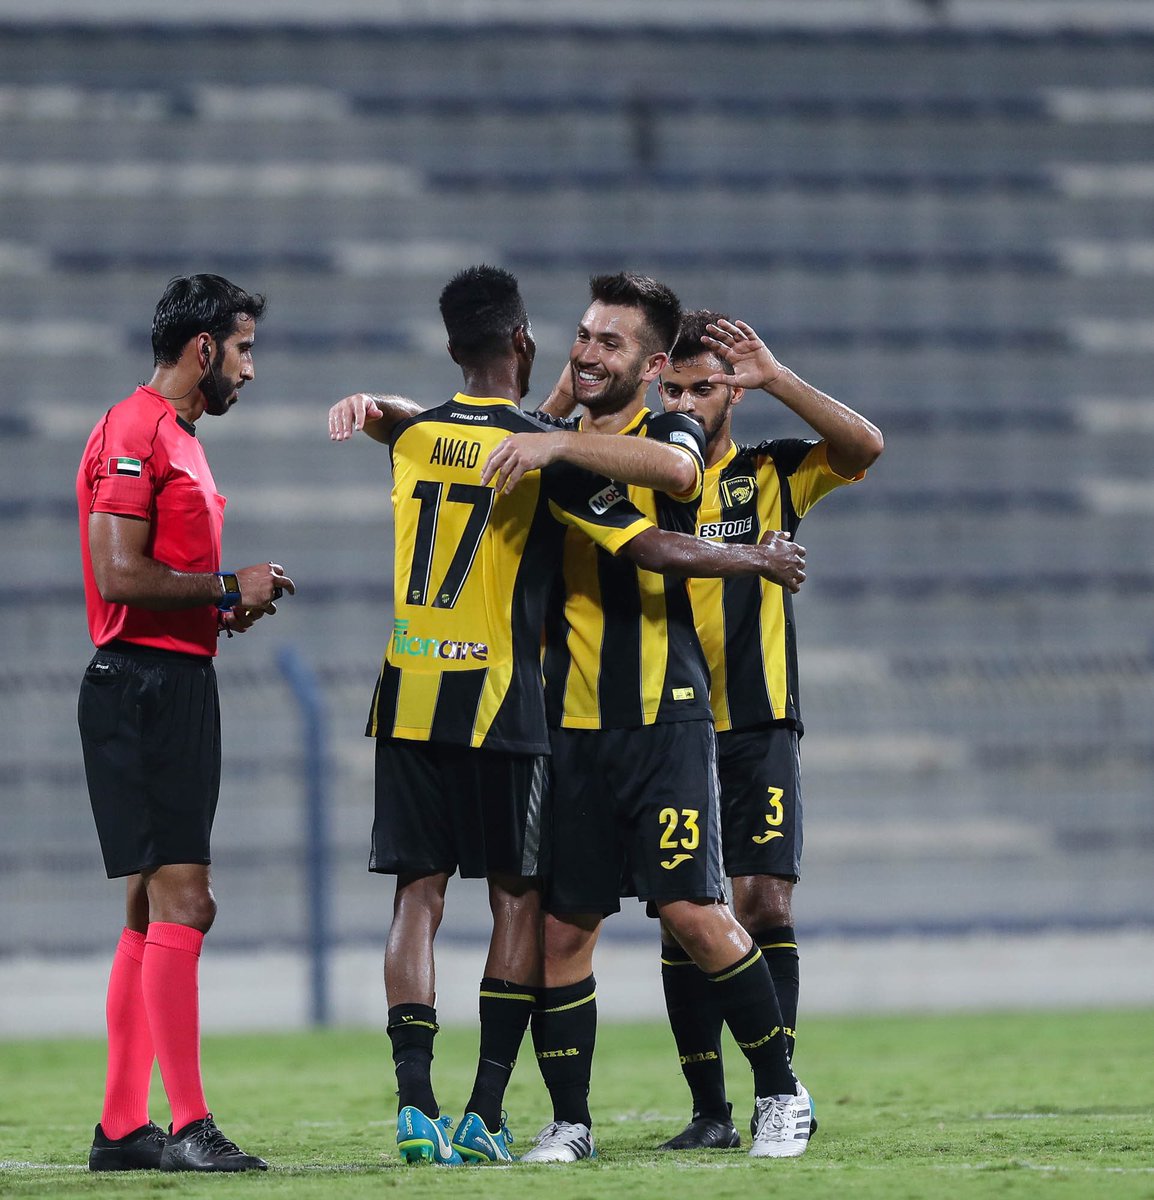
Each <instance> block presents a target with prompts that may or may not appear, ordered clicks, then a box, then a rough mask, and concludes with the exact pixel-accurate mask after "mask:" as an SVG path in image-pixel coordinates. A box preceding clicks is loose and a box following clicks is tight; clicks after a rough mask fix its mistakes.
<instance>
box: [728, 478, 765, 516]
mask: <svg viewBox="0 0 1154 1200" xmlns="http://www.w3.org/2000/svg"><path fill="white" fill-rule="evenodd" d="M756 490H757V484H756V483H755V482H754V480H753V476H752V475H737V476H735V477H734V478H733V479H723V480H722V481H721V498H722V500H724V501H725V503H726V505H727V506H728V507H729V508H737V507H738V506H739V505H741V504H748V503H749V502H750V501H751V500H752V499H753V494H754V492H755V491H756Z"/></svg>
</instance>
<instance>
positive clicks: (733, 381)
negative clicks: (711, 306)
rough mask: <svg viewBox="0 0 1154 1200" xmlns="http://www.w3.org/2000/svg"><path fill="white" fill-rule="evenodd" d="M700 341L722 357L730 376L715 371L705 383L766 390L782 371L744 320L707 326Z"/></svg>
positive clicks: (766, 347) (782, 368)
mask: <svg viewBox="0 0 1154 1200" xmlns="http://www.w3.org/2000/svg"><path fill="white" fill-rule="evenodd" d="M705 328H706V331H707V332H706V333H705V334H704V335H703V337H702V339H701V340H702V342H704V343H705V345H706V346H707V347H708V348H709V349H710V350H712V351H713V353H714V354H716V355H718V356H720V357H721V358H724V359H725V361H726V362H727V363H729V365H730V366H731V367H733V374H732V375H727V374H726V373H725V372H724V371H718V372H717V374H716V375H710V377H709V380H708V382H709V383H724V384H728V385H729V386H730V387H742V388H767V389H768V387H769V386H770V384H772V383H773V381H774V380H775V379H776V378H777V377H778V376H779V375H780V374H781V373H782V372H783V371H784V370H785V368H784V367H783V366H782V365H781V363H779V362H778V361H777V359H776V358H774V357H773V354H772V352H771V351H770V349H769V347H768V346H767V345H766V344H765V343H764V342H763V341H762V340H761V338H759V337H758V336H757V334H756V333H755V332H754V331H753V329H752V328H751V327H750V326H749V325H747V324H746V323H745V322H744V321H718V322H717V324H716V325H707V326H706V327H705Z"/></svg>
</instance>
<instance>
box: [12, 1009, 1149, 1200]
mask: <svg viewBox="0 0 1154 1200" xmlns="http://www.w3.org/2000/svg"><path fill="white" fill-rule="evenodd" d="M801 1034H802V1038H801V1041H800V1042H799V1045H798V1051H797V1064H796V1065H797V1068H798V1071H799V1074H800V1075H801V1077H802V1078H803V1079H804V1081H805V1083H806V1085H807V1086H808V1087H809V1089H810V1091H811V1092H812V1093H813V1096H814V1099H815V1102H816V1105H817V1112H818V1118H819V1121H820V1125H821V1128H820V1131H819V1132H818V1134H817V1136H816V1137H815V1138H814V1140H813V1143H812V1145H811V1147H810V1150H809V1152H808V1153H807V1154H806V1155H805V1156H804V1157H803V1158H801V1159H797V1160H792V1161H785V1162H764V1161H762V1162H754V1161H753V1160H751V1159H749V1158H748V1157H747V1155H746V1153H745V1149H744V1148H743V1149H742V1150H732V1151H720V1152H713V1153H697V1154H681V1155H667V1154H660V1153H657V1152H655V1151H654V1150H653V1147H654V1146H655V1145H656V1144H657V1143H658V1142H660V1141H661V1140H663V1139H664V1138H666V1137H668V1136H670V1135H671V1134H672V1133H674V1132H676V1130H678V1129H679V1128H680V1127H681V1125H682V1124H683V1123H684V1121H685V1119H686V1117H687V1115H688V1104H687V1093H686V1091H685V1088H684V1085H683V1083H682V1081H681V1076H680V1073H679V1071H678V1069H677V1065H676V1060H675V1057H674V1054H673V1050H672V1042H671V1039H670V1036H669V1033H668V1031H667V1030H666V1029H665V1028H664V1027H663V1026H662V1025H660V1024H655V1023H650V1024H636V1025H629V1024H606V1025H605V1026H603V1028H602V1029H601V1031H600V1036H599V1043H598V1052H597V1061H596V1064H595V1068H594V1081H593V1112H594V1117H595V1121H596V1126H595V1133H596V1135H597V1138H598V1144H599V1150H600V1157H599V1159H597V1160H596V1161H594V1162H589V1163H582V1164H579V1165H577V1166H572V1167H551V1166H538V1167H521V1166H516V1165H514V1166H507V1167H461V1168H455V1169H444V1168H435V1167H431V1166H414V1167H406V1166H404V1165H403V1164H401V1163H400V1162H399V1160H398V1159H397V1158H396V1154H395V1150H394V1136H395V1119H394V1118H395V1101H394V1098H393V1094H392V1093H393V1084H392V1073H391V1063H390V1059H389V1054H388V1044H387V1040H386V1038H385V1036H384V1034H383V1032H352V1031H334V1032H324V1033H304V1034H295V1033H294V1034H280V1035H278V1034H270V1035H261V1036H236V1037H208V1038H206V1039H205V1045H204V1070H205V1077H206V1083H207V1090H208V1096H209V1100H210V1102H211V1103H212V1105H213V1107H214V1109H215V1112H216V1116H217V1118H218V1120H219V1122H220V1125H221V1126H222V1128H223V1129H224V1130H225V1131H226V1132H227V1133H228V1134H230V1135H231V1136H233V1137H234V1138H236V1140H237V1141H238V1142H240V1144H241V1145H242V1146H244V1147H245V1148H246V1149H250V1150H252V1151H254V1152H258V1153H261V1154H263V1155H265V1156H266V1157H267V1158H268V1159H269V1160H270V1161H271V1162H272V1163H273V1170H271V1171H270V1172H269V1173H268V1174H266V1175H246V1176H238V1177H224V1176H221V1177H204V1176H186V1175H179V1176H174V1175H161V1174H159V1173H155V1172H136V1173H126V1174H120V1175H114V1176H113V1175H91V1174H90V1173H89V1172H88V1171H87V1169H82V1167H83V1165H84V1164H85V1163H86V1162H87V1152H88V1145H89V1142H90V1140H91V1133H92V1126H93V1124H94V1123H95V1121H96V1119H97V1117H98V1116H99V1097H100V1089H101V1082H102V1077H103V1048H102V1046H101V1044H100V1043H99V1042H97V1041H93V1040H61V1041H25V1042H20V1041H14V1042H0V1164H2V1165H0V1196H6V1197H7V1196H41V1197H45V1196H53V1197H55V1196H73V1195H76V1196H90V1195H91V1196H147V1197H158V1196H163V1197H174V1198H178V1197H208V1196H212V1197H222V1196H228V1197H232V1196H275V1197H278V1198H279V1197H291V1198H298V1197H340V1198H342V1200H343V1198H345V1197H347V1198H348V1200H360V1198H361V1197H370V1196H371V1197H377V1198H379V1197H381V1196H386V1195H387V1196H393V1195H395V1196H397V1197H414V1198H418V1200H423V1198H425V1197H460V1198H462V1200H471V1198H474V1197H499V1198H500V1200H541V1198H542V1197H543V1196H548V1198H549V1200H594V1198H596V1200H601V1198H604V1200H675V1198H680V1197H683V1196H684V1197H689V1198H690V1200H731V1198H737V1197H750V1198H754V1197H756V1198H758V1200H762V1198H763V1197H771V1196H777V1197H783V1198H785V1197H788V1198H790V1200H793V1198H794V1197H804V1198H806V1200H808V1198H811V1197H821V1198H824V1197H846V1196H848V1197H855V1198H856V1197H863V1198H866V1200H872V1198H877V1200H881V1198H882V1197H884V1198H885V1200H903V1198H909V1200H915V1198H916V1200H925V1198H937V1197H943V1198H951V1200H952V1198H953V1197H979V1196H981V1197H986V1196H989V1197H998V1198H1002V1197H1006V1198H1008V1200H1012V1198H1017V1197H1027V1196H1029V1197H1034V1196H1037V1197H1055V1198H1063V1197H1069V1198H1070V1200H1085V1198H1087V1197H1099V1196H1100V1197H1109V1198H1110V1200H1131V1198H1139V1197H1144V1198H1147V1200H1151V1198H1154V1012H1111V1011H1102V1012H1088V1013H1076V1014H1073V1013H1032V1014H1002V1015H996V1014H991V1015H965V1016H933V1017H905V1018H903V1017H861V1018H854V1019H833V1018H816V1017H815V1018H811V1019H808V1020H806V1021H805V1022H804V1024H803V1025H802V1029H801ZM727 1053H728V1052H727ZM475 1054H476V1034H475V1032H474V1031H473V1030H470V1029H467V1028H453V1029H445V1030H443V1031H442V1033H441V1035H440V1037H439V1038H438V1041H437V1058H436V1062H435V1064H434V1080H435V1083H436V1086H437V1090H438V1095H439V1098H440V1100H441V1103H442V1105H443V1106H444V1109H445V1111H447V1112H451V1113H453V1114H454V1116H458V1117H459V1116H460V1111H459V1107H454V1106H459V1105H460V1104H462V1103H463V1101H464V1099H465V1098H466V1096H467V1092H468V1088H469V1084H470V1082H471V1080H472V1071H473V1064H474V1060H475ZM728 1068H729V1079H730V1094H731V1098H732V1099H733V1100H734V1101H735V1105H734V1107H735V1110H736V1113H737V1117H738V1127H739V1128H742V1129H743V1139H744V1140H745V1142H746V1144H748V1138H747V1137H745V1128H744V1127H745V1126H746V1123H747V1121H748V1117H749V1110H750V1107H751V1085H750V1076H749V1073H748V1071H747V1069H746V1068H745V1064H744V1060H742V1059H741V1057H740V1055H739V1054H738V1053H737V1052H736V1050H733V1051H732V1053H729V1055H728ZM153 1101H154V1103H153V1114H152V1115H153V1117H154V1119H155V1120H157V1121H160V1122H162V1123H163V1122H165V1121H166V1120H167V1114H166V1112H165V1111H164V1104H163V1093H162V1092H161V1091H160V1090H159V1083H158V1082H157V1083H155V1084H154V1090H153ZM507 1102H508V1109H509V1120H510V1124H511V1126H512V1128H513V1131H514V1133H515V1134H516V1135H517V1138H518V1142H517V1143H516V1144H515V1146H514V1150H517V1149H519V1148H521V1149H523V1148H524V1147H525V1146H526V1145H527V1144H528V1143H529V1141H530V1140H531V1138H532V1136H533V1134H534V1133H535V1132H536V1131H537V1129H538V1128H539V1127H540V1126H541V1125H542V1124H544V1123H545V1122H546V1121H547V1120H548V1118H549V1109H548V1105H547V1098H546V1095H545V1092H544V1089H543V1088H542V1086H541V1084H540V1081H539V1079H538V1077H537V1072H536V1069H535V1067H534V1065H533V1061H532V1057H531V1054H530V1051H529V1048H528V1044H526V1046H525V1048H524V1049H523V1050H522V1058H521V1063H520V1065H519V1066H518V1068H517V1070H516V1071H515V1072H514V1076H513V1082H512V1085H511V1086H510V1089H509V1093H508V1098H507Z"/></svg>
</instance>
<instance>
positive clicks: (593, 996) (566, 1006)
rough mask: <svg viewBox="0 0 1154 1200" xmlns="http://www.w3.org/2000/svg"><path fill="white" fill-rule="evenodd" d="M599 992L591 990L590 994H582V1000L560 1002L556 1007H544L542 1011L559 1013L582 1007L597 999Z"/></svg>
mask: <svg viewBox="0 0 1154 1200" xmlns="http://www.w3.org/2000/svg"><path fill="white" fill-rule="evenodd" d="M596 999H597V993H596V992H590V993H589V995H588V996H582V997H581V999H580V1000H574V1001H572V1003H570V1004H558V1005H557V1007H556V1008H542V1009H541V1010H540V1011H541V1012H549V1013H559V1012H568V1011H569V1010H570V1009H571V1008H580V1007H581V1005H582V1004H588V1003H589V1002H590V1000H596Z"/></svg>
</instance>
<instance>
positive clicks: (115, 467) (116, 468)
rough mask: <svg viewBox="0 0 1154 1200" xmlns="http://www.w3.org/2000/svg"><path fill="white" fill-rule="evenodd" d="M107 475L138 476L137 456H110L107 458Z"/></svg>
mask: <svg viewBox="0 0 1154 1200" xmlns="http://www.w3.org/2000/svg"><path fill="white" fill-rule="evenodd" d="M108 474H109V475H133V476H135V477H136V478H137V479H139V478H140V459H139V458H110V459H109V460H108Z"/></svg>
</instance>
